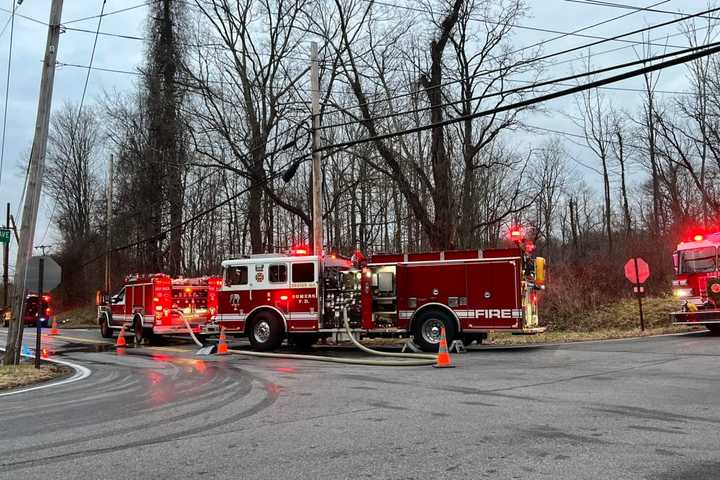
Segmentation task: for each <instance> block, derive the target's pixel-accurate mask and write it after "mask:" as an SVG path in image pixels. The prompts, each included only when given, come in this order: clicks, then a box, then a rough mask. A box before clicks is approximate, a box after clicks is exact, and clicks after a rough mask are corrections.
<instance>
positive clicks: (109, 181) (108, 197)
mask: <svg viewBox="0 0 720 480" xmlns="http://www.w3.org/2000/svg"><path fill="white" fill-rule="evenodd" d="M113 160H114V159H113V155H112V154H110V162H109V164H108V179H107V191H106V192H105V194H106V199H105V200H106V202H107V205H106V207H107V225H106V227H105V293H106V294H108V295H109V294H110V289H111V287H112V285H111V281H110V260H111V256H112V254H111V253H110V248H111V242H112V237H111V231H110V229H111V228H112V195H113V188H112V181H113Z"/></svg>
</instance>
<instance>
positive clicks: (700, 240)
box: [693, 234, 705, 242]
mask: <svg viewBox="0 0 720 480" xmlns="http://www.w3.org/2000/svg"><path fill="white" fill-rule="evenodd" d="M704 239H705V237H704V236H702V235H700V234H698V235H695V236H694V237H693V240H695V241H696V242H702V241H703V240H704Z"/></svg>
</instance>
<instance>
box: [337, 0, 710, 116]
mask: <svg viewBox="0 0 720 480" xmlns="http://www.w3.org/2000/svg"><path fill="white" fill-rule="evenodd" d="M364 1H368V0H364ZM661 3H664V2H661ZM401 8H402V7H401ZM716 11H720V7H718V8H711V9H708V10H705V11H702V12H698V13H694V14H689V15H685V16H683V17H681V18H677V19H673V20H668V21H666V22H662V23H658V24H654V25H650V26H647V27H643V28H639V29H635V30H632V31H630V32H625V33H621V34H618V35H614V36H612V37H609V38H607V39H605V40H597V41H594V42H589V43H586V44H583V45H579V46H576V47H571V48H567V49H565V50H560V51H557V52H553V53H549V54H546V55H542V56H540V57H537V58H533V59H528V60H522V61H519V62H518V63H517V64H515V65H514V67H516V68H517V67H520V66H525V65H530V64H533V63H536V62H540V61H543V60H547V59H550V58H553V57H557V56H561V55H565V54H568V53H572V52H576V51H579V50H584V49H586V48H589V47H593V46H596V45H600V44H603V43H606V42H609V41H611V40H615V39H618V38H624V37H628V36H631V35H637V34H638V33H643V32H648V31H651V30H654V29H658V28H663V27H666V26H669V25H673V24H675V23H679V22H682V21H685V20H689V19H692V18H696V17H698V16H701V15H706V14H708V13H712V12H716ZM535 45H539V44H535ZM530 47H532V46H530ZM530 47H523V48H521V49H519V50H515V51H514V52H512V53H517V52H520V51H522V50H525V49H527V48H530ZM621 48H627V47H621ZM506 70H507V67H505V68H495V69H491V70H485V71H482V72H478V73H476V74H473V75H470V76H469V77H468V78H464V79H459V80H450V81H447V82H443V83H440V84H438V85H433V86H431V87H428V88H422V89H418V90H414V91H412V92H407V93H401V94H398V95H393V96H390V97H388V98H383V99H379V100H370V101H367V102H364V103H362V104H358V105H354V106H353V107H352V108H353V109H357V108H361V107H364V106H369V105H373V104H376V103H382V102H387V101H390V100H397V99H399V98H406V97H411V96H415V95H418V94H420V93H423V92H425V91H429V90H433V89H437V88H442V87H444V86H448V85H453V84H457V83H461V82H463V81H467V80H468V79H472V78H478V77H481V76H486V75H488V74H493V73H503V72H505V71H506ZM343 110H347V109H335V110H331V111H327V112H326V113H335V112H339V111H343Z"/></svg>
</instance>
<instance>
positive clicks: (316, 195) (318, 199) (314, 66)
mask: <svg viewBox="0 0 720 480" xmlns="http://www.w3.org/2000/svg"><path fill="white" fill-rule="evenodd" d="M310 55H311V67H310V77H311V78H310V90H311V91H312V154H313V158H312V188H313V191H312V205H313V209H312V214H313V255H322V249H323V223H322V222H323V218H322V189H323V183H322V165H321V156H320V68H319V66H318V44H317V42H312V45H311V47H310Z"/></svg>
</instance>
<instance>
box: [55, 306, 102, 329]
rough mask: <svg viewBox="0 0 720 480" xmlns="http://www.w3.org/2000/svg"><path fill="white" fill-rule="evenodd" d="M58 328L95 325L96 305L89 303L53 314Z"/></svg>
mask: <svg viewBox="0 0 720 480" xmlns="http://www.w3.org/2000/svg"><path fill="white" fill-rule="evenodd" d="M55 319H56V320H57V322H58V326H59V327H60V328H88V327H97V326H98V325H97V307H96V306H95V305H90V306H86V307H80V308H74V309H72V310H66V311H64V312H61V313H58V314H56V315H55Z"/></svg>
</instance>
